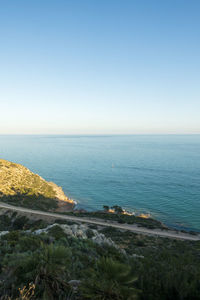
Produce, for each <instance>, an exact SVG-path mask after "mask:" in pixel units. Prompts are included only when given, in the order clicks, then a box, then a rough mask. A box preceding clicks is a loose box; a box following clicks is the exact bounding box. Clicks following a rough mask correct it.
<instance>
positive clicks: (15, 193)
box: [0, 159, 74, 210]
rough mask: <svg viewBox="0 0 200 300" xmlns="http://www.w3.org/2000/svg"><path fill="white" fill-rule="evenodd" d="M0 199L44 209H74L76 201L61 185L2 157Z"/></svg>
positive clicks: (0, 165) (0, 160)
mask: <svg viewBox="0 0 200 300" xmlns="http://www.w3.org/2000/svg"><path fill="white" fill-rule="evenodd" d="M0 200H1V201H4V202H7V203H12V204H15V205H21V206H25V207H30V208H37V209H44V210H59V209H61V208H62V209H63V208H64V209H65V210H69V209H72V208H73V206H74V202H73V201H72V200H70V199H69V198H67V196H66V195H65V194H64V192H63V190H62V188H61V187H58V186H57V185H56V184H55V183H53V182H47V181H46V180H44V179H43V178H42V177H40V176H39V175H37V174H34V173H33V172H31V171H30V170H29V169H27V168H26V167H24V166H22V165H20V164H16V163H12V162H9V161H6V160H3V159H0Z"/></svg>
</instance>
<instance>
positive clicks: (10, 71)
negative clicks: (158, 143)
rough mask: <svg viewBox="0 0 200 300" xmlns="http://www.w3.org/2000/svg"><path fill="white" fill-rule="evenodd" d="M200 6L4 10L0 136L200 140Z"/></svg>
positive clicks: (114, 1)
mask: <svg viewBox="0 0 200 300" xmlns="http://www.w3.org/2000/svg"><path fill="white" fill-rule="evenodd" d="M199 12H200V1H194V0H191V1H185V0H178V1H176V0H168V1H158V0H157V1H153V0H151V1H149V0H146V1H139V0H138V1H134V0H130V1H129V0H126V1H118V0H101V1H92V0H90V1H87V0H84V1H83V0H80V1H76V0H75V1H72V0H71V1H67V0H65V1H64V0H63V1H62V0H58V1H51V0H48V1H47V0H43V1H41V0H40V1H39V0H34V1H33V0H32V1H25V0H24V1H21V0H18V1H16V0H10V1H0V37H1V48H0V53H1V55H0V99H1V106H0V107H1V118H0V134H139V133H142V134H149V133H150V134H151V133H153V134H154V133H155V134H162V133H164V134H165V133H181V134H182V133H183V134H184V133H186V134H187V133H200V118H199V112H200V55H199V53H200V18H199Z"/></svg>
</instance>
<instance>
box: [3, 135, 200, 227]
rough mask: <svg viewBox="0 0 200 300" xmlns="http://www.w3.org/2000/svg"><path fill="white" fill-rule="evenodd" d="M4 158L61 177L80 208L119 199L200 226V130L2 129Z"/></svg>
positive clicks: (173, 222)
mask: <svg viewBox="0 0 200 300" xmlns="http://www.w3.org/2000/svg"><path fill="white" fill-rule="evenodd" d="M0 158H3V159H6V160H9V161H13V162H16V163H20V164H23V165H24V166H26V167H28V168H29V169H30V170H31V171H33V172H35V173H37V174H39V175H40V176H42V177H43V178H44V179H46V180H48V181H53V182H55V183H56V184H57V185H59V186H61V187H62V188H63V190H64V192H65V193H66V195H67V196H69V197H70V198H72V199H74V200H75V201H76V202H77V208H84V209H87V210H90V211H92V210H99V209H102V207H103V205H108V206H113V205H119V206H122V207H123V208H124V209H126V210H128V211H131V212H135V213H150V214H151V216H152V217H153V218H156V219H158V220H160V221H162V222H164V223H165V224H167V225H170V226H173V227H176V228H179V229H189V230H197V231H200V135H98V136H96V135H0Z"/></svg>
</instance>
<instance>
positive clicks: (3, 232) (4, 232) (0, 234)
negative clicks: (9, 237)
mask: <svg viewBox="0 0 200 300" xmlns="http://www.w3.org/2000/svg"><path fill="white" fill-rule="evenodd" d="M7 233H9V231H1V232H0V236H2V235H5V234H7Z"/></svg>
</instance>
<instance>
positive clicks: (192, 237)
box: [0, 202, 200, 241]
mask: <svg viewBox="0 0 200 300" xmlns="http://www.w3.org/2000/svg"><path fill="white" fill-rule="evenodd" d="M0 208H6V209H10V210H14V211H19V212H23V213H27V214H35V215H37V216H41V217H42V216H45V217H50V218H54V219H55V218H56V219H62V220H68V221H75V222H82V223H88V224H95V225H100V226H106V227H109V226H111V227H114V228H117V229H122V230H129V231H132V232H135V233H140V234H146V235H154V236H159V237H167V238H175V239H181V240H189V241H199V240H200V235H199V234H198V235H191V234H186V233H182V232H177V231H172V230H170V231H168V230H160V229H147V228H145V227H138V226H137V225H128V224H118V223H114V222H111V221H108V220H105V221H102V220H100V219H98V220H97V219H89V218H85V217H84V218H81V217H74V216H68V215H61V214H56V213H50V212H44V211H39V210H33V209H29V208H24V207H18V206H13V205H9V204H6V203H2V202H0Z"/></svg>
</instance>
